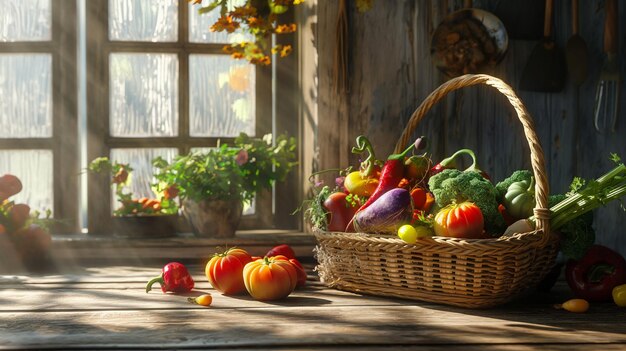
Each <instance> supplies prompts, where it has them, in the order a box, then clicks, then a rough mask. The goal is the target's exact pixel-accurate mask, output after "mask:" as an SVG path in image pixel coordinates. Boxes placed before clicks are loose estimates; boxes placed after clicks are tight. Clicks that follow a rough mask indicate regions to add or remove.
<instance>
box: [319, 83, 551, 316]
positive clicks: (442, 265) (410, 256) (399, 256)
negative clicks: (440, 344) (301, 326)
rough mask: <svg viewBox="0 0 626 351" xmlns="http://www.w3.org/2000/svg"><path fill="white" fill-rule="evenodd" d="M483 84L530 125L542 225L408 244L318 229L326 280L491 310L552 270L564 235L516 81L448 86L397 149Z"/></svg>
mask: <svg viewBox="0 0 626 351" xmlns="http://www.w3.org/2000/svg"><path fill="white" fill-rule="evenodd" d="M479 84H485V85H488V86H491V87H493V88H495V89H496V90H498V91H499V92H500V93H502V94H503V95H504V96H506V98H507V99H508V101H509V103H510V104H511V105H512V106H513V108H514V109H515V112H516V113H517V116H518V117H519V120H520V122H521V123H522V125H523V128H524V134H525V136H526V140H527V141H528V145H529V147H530V157H531V164H532V170H533V173H534V176H535V179H536V185H535V195H536V205H535V209H534V213H535V217H536V230H534V231H532V232H528V233H517V234H514V235H511V236H507V237H500V238H494V239H458V238H447V237H438V236H435V237H431V238H426V239H420V240H418V241H417V242H416V243H415V244H407V243H405V242H404V241H402V240H401V239H399V238H397V237H394V236H385V235H380V234H368V233H340V232H325V231H321V230H319V229H314V235H315V237H316V239H317V242H318V245H317V247H316V249H315V250H316V256H317V260H318V266H317V268H316V269H317V271H318V273H319V276H320V278H321V280H322V282H324V283H325V284H326V285H328V286H330V287H334V288H337V289H341V290H347V291H352V292H358V293H364V294H373V295H380V296H393V297H400V298H408V299H414V300H421V301H428V302H435V303H441V304H448V305H455V306H461V307H467V308H486V307H492V306H496V305H500V304H502V303H505V302H507V301H509V300H511V299H513V298H515V297H516V296H519V295H520V294H522V293H523V292H525V291H527V290H528V289H529V288H532V287H533V286H535V285H536V284H537V283H538V282H539V281H540V280H541V279H542V278H543V277H544V276H545V275H546V274H547V273H548V272H549V271H550V269H551V268H552V266H553V264H554V260H555V258H556V254H557V251H558V236H557V235H555V234H554V233H551V232H550V227H549V219H550V211H549V210H548V209H547V197H548V181H547V177H546V172H545V161H544V156H543V151H542V149H541V146H540V145H539V140H538V138H537V135H536V133H535V129H534V125H533V121H532V119H531V117H530V115H529V114H528V111H527V110H526V108H525V107H524V105H523V104H522V102H521V101H520V99H519V98H518V97H517V96H516V95H515V93H514V91H513V89H511V87H510V86H508V85H507V84H506V83H504V82H503V81H502V80H500V79H498V78H495V77H491V76H488V75H484V74H479V75H464V76H461V77H457V78H454V79H452V80H450V81H448V82H446V83H444V84H443V85H441V86H440V87H439V88H437V89H436V90H435V91H433V92H432V93H431V94H430V95H429V96H428V97H427V98H426V100H424V102H423V103H422V104H421V105H420V106H419V107H418V108H417V110H416V111H415V112H414V113H413V115H412V116H411V118H410V120H409V122H408V125H407V127H406V128H405V130H404V132H403V134H402V136H401V138H400V140H399V141H398V143H397V144H396V147H395V152H396V153H397V152H399V151H400V150H403V149H404V148H405V147H406V145H407V143H408V140H409V138H410V137H411V134H412V133H413V131H414V129H415V127H416V126H417V125H418V123H419V122H420V121H421V120H422V118H423V117H424V115H425V114H426V113H427V112H428V111H429V110H430V108H431V107H432V106H433V105H434V104H435V103H437V102H438V101H439V100H441V99H442V98H443V97H444V96H445V95H447V94H448V93H450V92H451V91H454V90H457V89H461V88H464V87H469V86H472V85H479Z"/></svg>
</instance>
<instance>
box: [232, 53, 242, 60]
mask: <svg viewBox="0 0 626 351" xmlns="http://www.w3.org/2000/svg"><path fill="white" fill-rule="evenodd" d="M230 57H232V58H234V59H235V60H240V59H242V58H243V53H241V52H233V53H232V54H231V55H230Z"/></svg>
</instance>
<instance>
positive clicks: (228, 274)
mask: <svg viewBox="0 0 626 351" xmlns="http://www.w3.org/2000/svg"><path fill="white" fill-rule="evenodd" d="M251 261H252V257H251V256H250V254H248V252H247V251H246V250H243V249H238V248H230V249H228V250H226V251H225V252H223V253H218V254H215V255H214V256H213V257H212V258H211V260H209V262H208V263H207V265H206V268H205V271H204V272H205V274H206V277H207V279H209V283H211V286H213V288H215V290H217V291H219V292H221V293H223V294H225V295H235V294H239V293H241V292H244V291H245V290H246V286H245V285H244V283H243V276H242V272H243V268H244V267H245V265H246V264H248V263H250V262H251Z"/></svg>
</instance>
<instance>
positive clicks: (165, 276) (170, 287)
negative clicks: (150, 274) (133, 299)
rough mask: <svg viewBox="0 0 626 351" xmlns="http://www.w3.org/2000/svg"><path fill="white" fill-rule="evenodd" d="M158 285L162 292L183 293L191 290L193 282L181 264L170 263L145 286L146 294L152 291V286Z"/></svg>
mask: <svg viewBox="0 0 626 351" xmlns="http://www.w3.org/2000/svg"><path fill="white" fill-rule="evenodd" d="M154 283H159V284H160V285H161V290H163V292H168V291H171V292H175V293H183V292H188V291H191V289H193V286H194V281H193V278H192V277H191V275H189V271H187V267H185V266H184V265H183V264H182V263H178V262H170V263H168V264H166V265H165V266H164V267H163V270H162V271H161V274H160V275H159V276H158V277H155V278H153V279H151V280H150V281H149V282H148V284H147V285H146V293H147V292H149V291H150V290H152V285H154Z"/></svg>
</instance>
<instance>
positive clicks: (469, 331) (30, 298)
mask: <svg viewBox="0 0 626 351" xmlns="http://www.w3.org/2000/svg"><path fill="white" fill-rule="evenodd" d="M200 268H201V267H190V270H191V271H192V272H197V271H199V270H200ZM155 270H158V268H153V267H108V268H107V267H91V268H85V269H84V271H83V272H82V273H80V274H77V273H73V274H70V275H57V276H39V277H27V276H19V277H11V276H2V277H0V349H70V348H71V349H99V348H105V349H154V348H167V349H171V348H185V349H187V348H194V349H215V348H233V349H237V348H246V349H247V348H255V349H261V350H263V349H282V348H286V349H296V350H304V349H306V350H309V349H310V350H313V349H318V350H319V349H337V348H341V347H343V348H345V349H356V348H358V349H404V348H407V347H410V348H411V349H422V348H426V349H433V348H434V349H446V350H448V349H451V350H490V349H497V350H517V349H532V348H534V347H539V348H541V346H540V345H546V346H549V347H550V348H551V349H569V350H577V349H581V350H583V349H585V350H587V349H594V350H599V349H610V350H617V349H620V348H623V347H626V324H624V323H622V321H623V318H624V311H622V310H620V309H618V308H617V307H615V306H613V305H612V304H594V305H592V308H591V310H590V311H589V312H588V313H586V314H573V313H568V312H565V311H560V310H555V309H553V308H552V304H551V303H552V302H553V301H561V299H563V298H565V297H566V294H565V295H564V293H563V291H564V290H563V289H560V288H557V292H556V293H555V294H553V295H547V296H546V295H537V296H535V297H534V298H532V299H530V298H527V299H525V300H521V301H517V302H514V303H511V304H508V305H506V306H503V307H500V308H497V309H492V310H465V309H460V308H454V307H448V306H440V305H434V304H429V303H420V302H415V301H408V300H400V299H388V298H384V297H373V296H362V295H357V294H352V293H348V292H342V291H338V290H333V289H328V288H325V287H324V286H323V285H321V284H320V283H319V282H316V281H315V276H314V275H311V276H310V280H309V282H308V283H309V285H308V287H306V288H304V289H301V290H297V291H296V292H294V294H292V295H291V296H290V297H288V298H287V299H285V300H282V301H276V302H259V301H254V300H252V299H251V298H249V297H247V296H236V297H227V296H223V295H221V294H219V293H216V292H215V291H214V290H212V289H211V287H210V285H209V284H208V283H207V282H206V281H205V280H204V279H203V276H202V275H200V274H197V273H194V278H196V281H197V283H198V285H197V288H198V289H197V291H194V292H192V293H190V294H183V295H172V294H163V293H161V292H160V291H158V289H157V290H154V291H153V292H151V293H148V294H146V293H145V291H144V282H145V281H146V280H148V279H149V278H150V277H151V276H152V275H153V274H154V273H155ZM561 288H562V286H561ZM204 292H211V293H212V294H213V297H214V302H213V304H212V306H211V307H209V308H206V307H201V306H197V305H192V304H189V303H188V302H187V301H186V297H187V296H189V295H194V294H199V293H204Z"/></svg>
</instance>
